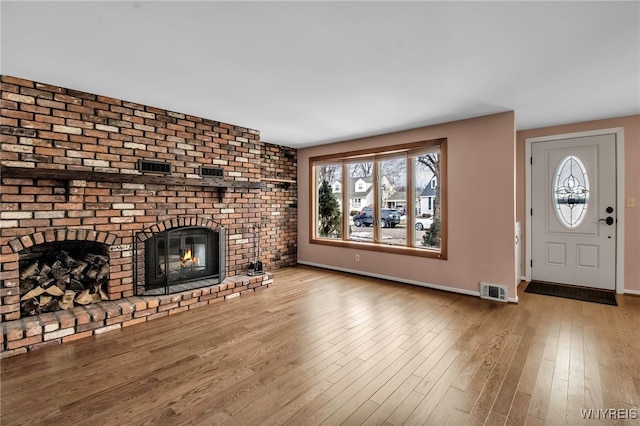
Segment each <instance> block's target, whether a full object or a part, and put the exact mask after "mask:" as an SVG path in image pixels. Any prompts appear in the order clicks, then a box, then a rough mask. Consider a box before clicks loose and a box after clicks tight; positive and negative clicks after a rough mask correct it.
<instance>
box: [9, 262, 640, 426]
mask: <svg viewBox="0 0 640 426" xmlns="http://www.w3.org/2000/svg"><path fill="white" fill-rule="evenodd" d="M275 280H276V284H275V286H273V287H272V288H270V289H267V290H263V291H260V292H257V293H255V294H252V295H245V296H242V297H240V298H236V299H233V300H229V301H226V302H224V303H219V304H215V305H211V306H208V307H204V308H200V309H196V310H193V311H189V312H184V313H180V314H176V315H174V316H171V317H169V318H163V319H158V320H154V321H151V322H148V323H145V324H140V325H136V326H132V327H128V328H126V329H123V330H121V331H116V332H111V333H106V334H103V335H100V336H96V337H92V338H87V339H83V340H79V341H75V342H71V343H68V344H65V345H61V346H57V347H49V348H45V349H43V350H41V351H38V352H33V353H29V354H26V355H20V356H16V357H13V358H9V359H6V360H3V361H2V365H1V367H2V371H1V379H2V382H1V392H2V405H1V409H2V413H1V418H0V420H1V423H2V425H18V424H20V425H22V424H47V425H53V424H55V425H92V426H93V425H138V424H148V425H156V424H169V425H173V424H188V425H191V424H202V425H213V424H225V425H257V424H265V425H281V424H286V425H319V424H332V425H338V424H344V425H360V424H371V425H403V424H404V425H419V424H433V425H443V424H453V425H466V424H469V425H481V424H487V425H500V424H508V425H524V424H528V425H542V424H567V425H578V424H587V423H593V424H601V425H602V424H640V419H637V420H629V419H628V420H625V421H620V420H618V421H612V420H609V419H607V420H602V421H591V422H585V421H583V420H582V417H581V414H580V409H586V408H594V409H598V408H617V409H618V408H623V409H624V408H628V409H631V408H638V407H640V297H633V296H618V303H619V306H617V307H612V306H605V305H599V304H594V303H587V302H581V301H576V300H567V299H559V298H555V297H549V296H541V295H536V294H528V293H524V292H523V290H524V285H521V286H520V288H519V297H520V303H519V304H518V305H515V304H502V303H499V302H490V301H485V300H481V299H479V298H477V297H471V296H463V295H458V294H453V293H446V292H441V291H436V290H430V289H425V288H420V287H415V286H410V285H402V284H395V283H389V282H386V281H382V280H377V279H371V278H364V277H358V276H354V275H349V274H342V273H338V272H332V271H325V270H321V269H315V268H309V267H293V268H287V269H282V270H279V271H276V275H275Z"/></svg>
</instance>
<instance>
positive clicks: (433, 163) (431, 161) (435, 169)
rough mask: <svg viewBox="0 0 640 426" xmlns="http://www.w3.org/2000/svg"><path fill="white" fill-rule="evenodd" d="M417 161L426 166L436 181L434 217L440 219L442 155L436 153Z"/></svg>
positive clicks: (422, 156) (423, 156)
mask: <svg viewBox="0 0 640 426" xmlns="http://www.w3.org/2000/svg"><path fill="white" fill-rule="evenodd" d="M416 161H417V162H418V163H419V164H422V165H424V166H426V167H427V168H428V169H429V170H431V173H433V176H434V178H435V179H436V185H437V188H438V189H437V191H436V196H435V199H434V200H433V216H434V217H436V218H440V153H437V152H434V153H429V154H425V155H421V156H419V157H418V158H417V159H416Z"/></svg>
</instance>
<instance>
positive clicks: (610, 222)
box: [598, 216, 613, 225]
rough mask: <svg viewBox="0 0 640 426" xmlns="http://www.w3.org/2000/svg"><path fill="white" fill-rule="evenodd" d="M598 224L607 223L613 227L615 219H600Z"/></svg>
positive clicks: (609, 217)
mask: <svg viewBox="0 0 640 426" xmlns="http://www.w3.org/2000/svg"><path fill="white" fill-rule="evenodd" d="M598 222H606V223H607V225H613V218H612V217H611V216H608V217H607V218H606V219H598Z"/></svg>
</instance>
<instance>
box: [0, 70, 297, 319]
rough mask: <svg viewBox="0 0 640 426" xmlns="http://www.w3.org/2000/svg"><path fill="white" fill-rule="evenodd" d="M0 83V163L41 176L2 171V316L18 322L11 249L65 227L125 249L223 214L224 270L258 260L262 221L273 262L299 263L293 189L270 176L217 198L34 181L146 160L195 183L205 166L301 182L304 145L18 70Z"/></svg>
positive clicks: (126, 291) (126, 285)
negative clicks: (256, 235)
mask: <svg viewBox="0 0 640 426" xmlns="http://www.w3.org/2000/svg"><path fill="white" fill-rule="evenodd" d="M1 86H2V87H1V116H2V123H1V131H0V142H1V149H0V161H1V163H2V164H3V165H5V166H10V167H23V168H32V169H34V177H33V178H26V179H25V178H21V179H17V178H8V177H3V178H2V186H1V187H0V192H1V198H0V201H1V205H0V246H1V247H2V252H1V258H0V298H1V301H2V305H1V306H0V314H2V319H3V320H5V321H6V320H15V319H17V318H19V309H18V308H17V305H18V300H17V299H18V296H17V294H16V288H17V286H18V261H17V253H16V252H15V250H13V249H12V248H11V246H10V244H14V245H15V244H17V243H16V240H18V241H22V239H25V241H29V244H31V243H35V244H39V243H40V242H39V241H35V239H36V238H39V237H36V236H46V235H50V234H51V233H56V232H59V231H61V230H76V231H81V230H86V231H91V232H94V233H97V234H95V235H98V234H100V233H103V234H105V235H110V236H114V237H113V238H111V239H113V241H110V242H109V243H108V244H115V245H120V244H132V243H133V240H134V235H135V234H136V233H138V232H141V231H142V230H145V229H150V228H153V227H154V225H155V224H161V223H166V222H167V221H171V220H174V219H177V218H185V220H188V221H198V223H200V222H201V221H214V222H215V223H217V224H219V225H221V226H224V227H225V228H226V230H227V236H228V239H229V249H228V253H227V276H233V275H236V274H239V273H241V272H243V271H244V270H245V269H246V268H247V265H248V263H249V261H250V260H251V259H252V253H253V242H252V239H251V236H252V234H251V226H252V225H253V224H257V223H262V226H263V238H262V247H263V250H262V253H263V254H264V258H263V262H264V263H265V267H266V268H277V267H280V266H283V265H289V264H293V263H295V253H296V249H295V241H296V238H297V237H296V235H295V232H296V226H295V224H296V221H297V210H296V207H295V199H296V188H295V185H291V186H290V187H289V189H287V190H285V189H284V188H282V187H281V186H280V185H281V182H273V181H264V184H263V189H249V188H230V189H229V190H228V191H226V193H224V194H223V196H222V197H220V195H219V191H218V189H216V188H212V187H211V188H210V187H206V188H203V187H199V186H190V185H189V184H188V183H187V184H185V185H178V184H171V185H166V184H146V183H145V184H141V183H114V182H101V181H93V180H90V179H86V180H70V181H63V180H50V179H41V178H38V177H37V170H41V169H60V170H78V171H93V172H107V173H120V174H122V173H126V174H131V175H138V174H140V173H139V172H138V171H137V163H138V159H140V158H145V159H150V160H159V161H166V162H169V163H170V164H171V166H172V173H171V176H172V177H181V178H185V179H187V181H188V179H198V178H199V175H198V169H199V167H200V166H201V165H207V166H216V167H221V168H223V169H224V170H225V179H227V180H235V181H238V182H250V183H251V182H253V183H260V182H261V181H262V180H263V178H268V177H277V176H281V178H282V179H290V180H293V179H295V167H296V165H295V161H296V159H295V150H292V149H289V148H284V147H278V146H275V145H268V144H264V143H262V142H261V141H260V135H259V132H258V131H256V130H252V129H247V128H243V127H239V126H234V125H231V124H226V123H221V122H217V121H212V120H208V119H204V118H200V117H194V116H190V115H187V114H182V113H178V112H172V111H166V110H163V109H159V108H154V107H151V106H146V105H141V104H137V103H132V102H127V101H124V100H119V99H114V98H109V97H104V96H100V95H96V94H91V93H86V92H80V91H77V90H72V89H67V88H62V87H57V86H52V85H49V84H43V83H38V82H33V81H29V80H24V79H19V78H15V77H10V76H2V77H1ZM269 162H273V164H270V163H269ZM275 212H278V213H279V214H277V215H276V214H274V213H275ZM189 223H192V222H189ZM56 235H58V234H56ZM65 235H66V234H65ZM91 235H93V234H91ZM100 235H102V234H100ZM127 257H129V258H128V259H127ZM132 257H133V256H132V254H131V253H128V252H122V253H120V254H118V255H117V261H114V262H112V263H111V274H112V278H111V279H110V281H109V285H110V288H111V289H112V291H111V292H110V297H111V298H112V300H116V299H118V298H120V297H130V296H132V295H133V278H132V275H133V273H132V271H133V265H132V260H131V259H132ZM114 260H115V259H114ZM113 289H117V291H115V292H114V291H113Z"/></svg>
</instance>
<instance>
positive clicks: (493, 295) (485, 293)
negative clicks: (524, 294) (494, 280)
mask: <svg viewBox="0 0 640 426" xmlns="http://www.w3.org/2000/svg"><path fill="white" fill-rule="evenodd" d="M480 297H481V298H483V299H489V300H497V301H498V302H506V301H507V299H508V294H507V286H505V285H499V284H489V283H480Z"/></svg>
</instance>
